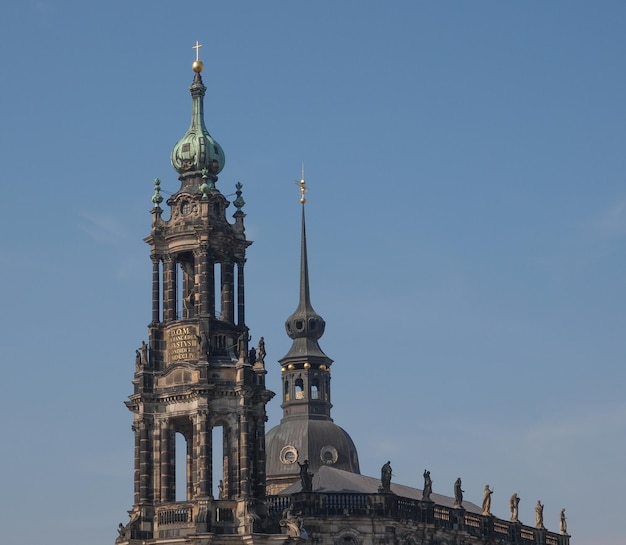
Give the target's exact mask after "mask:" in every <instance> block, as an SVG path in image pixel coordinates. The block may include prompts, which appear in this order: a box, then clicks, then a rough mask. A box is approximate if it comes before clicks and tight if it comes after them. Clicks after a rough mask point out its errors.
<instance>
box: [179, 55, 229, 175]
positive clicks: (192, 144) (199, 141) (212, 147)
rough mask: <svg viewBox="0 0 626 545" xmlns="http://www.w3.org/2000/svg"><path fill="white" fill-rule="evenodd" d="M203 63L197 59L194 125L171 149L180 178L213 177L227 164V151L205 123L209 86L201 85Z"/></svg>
mask: <svg viewBox="0 0 626 545" xmlns="http://www.w3.org/2000/svg"><path fill="white" fill-rule="evenodd" d="M202 68H203V65H202V62H200V61H198V60H196V62H194V63H193V70H194V72H195V73H196V75H195V77H194V79H193V83H192V84H191V87H190V88H189V90H190V91H191V125H190V126H189V129H188V130H187V132H186V133H185V136H183V137H182V138H181V139H180V140H179V141H178V143H177V144H176V145H175V146H174V149H173V150H172V166H173V167H174V168H175V169H176V171H177V172H178V173H179V174H180V175H181V176H185V175H186V174H191V173H193V172H198V171H203V170H206V172H207V173H208V174H209V175H213V176H214V177H215V179H217V174H219V172H221V170H222V169H223V168H224V163H225V161H226V159H225V157H224V151H223V150H222V148H221V146H220V145H219V144H218V143H217V142H216V141H215V139H214V138H213V137H212V136H211V135H210V134H209V131H208V130H207V128H206V126H205V124H204V93H205V92H206V87H205V86H204V84H203V83H202V76H201V75H200V72H201V71H202Z"/></svg>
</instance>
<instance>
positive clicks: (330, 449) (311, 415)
mask: <svg viewBox="0 0 626 545" xmlns="http://www.w3.org/2000/svg"><path fill="white" fill-rule="evenodd" d="M298 185H299V186H300V191H301V197H300V202H301V203H302V223H301V242H300V247H301V249H300V296H299V302H298V307H297V308H296V310H295V311H294V313H293V314H292V315H291V316H289V318H287V321H286V322H285V329H286V330H287V335H288V336H289V337H290V338H291V339H292V340H293V342H292V345H291V348H290V349H289V352H287V354H286V355H285V356H284V357H283V358H282V359H281V360H280V365H281V372H282V389H283V399H282V401H283V402H282V405H281V407H282V409H283V418H282V419H281V421H280V424H279V425H278V426H276V427H274V428H272V429H271V430H270V431H269V432H268V434H267V440H266V441H267V492H268V494H278V493H280V491H281V490H284V489H285V488H286V487H288V486H289V485H291V484H293V483H295V482H298V481H299V480H300V479H301V474H302V471H304V472H305V473H308V472H311V473H313V474H314V473H316V472H317V471H318V470H319V469H320V468H321V467H324V466H328V467H333V468H336V469H342V470H344V471H349V472H351V473H357V474H358V473H359V459H358V455H357V451H356V447H355V446H354V442H353V441H352V439H351V438H350V436H349V435H348V433H347V432H346V431H345V430H343V429H342V428H340V427H339V426H337V425H336V424H335V423H334V422H333V420H332V418H331V417H330V409H331V407H332V404H331V401H330V368H331V365H332V363H333V360H331V359H330V358H329V357H328V356H327V355H326V354H324V352H323V351H322V349H321V348H320V346H319V343H318V340H319V339H320V338H321V336H322V335H323V334H324V329H325V327H326V322H325V321H324V319H323V318H322V317H321V316H320V315H319V314H318V313H317V312H315V310H314V309H313V306H312V305H311V297H310V289H309V265H308V257H307V246H306V221H305V214H304V208H305V203H306V197H305V193H306V182H305V180H304V172H303V173H302V179H301V180H300V181H299V182H298ZM303 466H304V467H303Z"/></svg>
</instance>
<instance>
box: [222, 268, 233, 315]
mask: <svg viewBox="0 0 626 545" xmlns="http://www.w3.org/2000/svg"><path fill="white" fill-rule="evenodd" d="M233 276H234V264H233V263H232V262H231V263H222V313H221V314H222V318H221V319H222V320H223V321H224V322H229V323H231V324H232V323H234V320H233V314H234V312H235V302H234V301H233Z"/></svg>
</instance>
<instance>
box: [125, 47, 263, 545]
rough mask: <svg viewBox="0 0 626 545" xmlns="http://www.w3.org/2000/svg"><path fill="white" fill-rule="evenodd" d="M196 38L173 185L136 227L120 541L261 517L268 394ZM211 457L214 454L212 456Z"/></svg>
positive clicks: (238, 229) (214, 528) (179, 539)
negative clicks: (138, 288)
mask: <svg viewBox="0 0 626 545" xmlns="http://www.w3.org/2000/svg"><path fill="white" fill-rule="evenodd" d="M200 47H201V45H200V44H198V43H196V61H195V62H194V63H193V70H194V72H195V76H194V79H193V83H192V84H191V87H190V91H191V125H190V127H189V129H188V130H187V132H186V133H185V135H184V136H183V137H182V139H181V140H180V141H179V142H178V143H177V144H176V145H175V146H174V149H173V151H172V157H171V159H172V165H173V167H174V168H175V170H176V171H177V172H178V174H179V177H178V179H179V180H180V187H179V189H178V191H176V193H174V194H173V195H172V196H171V197H170V198H169V199H167V202H166V204H167V206H168V207H169V219H165V218H164V217H163V216H164V213H163V209H162V208H161V203H162V202H163V197H162V196H161V188H160V182H159V180H156V181H155V193H154V196H153V197H152V201H153V203H154V208H153V209H152V229H151V232H150V235H149V236H148V237H147V238H146V239H145V242H146V243H148V245H149V246H150V252H151V253H150V257H151V260H152V321H151V322H150V324H149V327H148V337H149V338H148V343H147V344H146V343H142V347H141V348H140V349H138V350H137V354H136V361H135V374H134V378H133V385H134V393H133V394H132V395H131V396H130V398H129V401H127V402H126V405H127V406H128V408H129V409H130V410H131V411H132V412H133V413H134V422H133V431H134V434H135V455H134V460H135V461H134V504H133V507H132V510H131V511H129V515H130V522H129V523H128V524H127V525H125V526H124V525H123V524H120V527H119V534H120V535H119V537H118V539H117V542H116V543H118V544H127V543H129V544H132V543H140V542H141V543H144V542H145V541H149V542H150V543H158V544H167V543H174V542H176V543H195V542H196V541H195V539H196V538H197V536H200V535H203V534H221V535H225V536H227V535H228V536H235V535H238V536H243V535H246V536H250V535H252V534H253V533H255V532H259V531H260V530H262V529H263V524H264V520H265V517H266V512H265V504H264V503H263V498H264V496H265V484H266V483H265V479H266V470H265V422H266V419H267V417H266V410H265V406H266V403H267V402H268V401H269V400H270V399H271V398H272V397H273V395H274V394H273V393H272V392H270V391H269V390H267V389H266V387H265V374H266V371H265V367H264V361H263V360H264V357H265V349H264V346H263V341H262V339H261V341H260V342H259V346H258V351H257V350H256V349H255V348H253V347H252V346H251V345H250V343H249V340H250V336H249V332H248V327H247V326H246V322H245V289H244V287H245V285H244V265H245V262H246V248H247V247H248V246H249V245H250V244H251V242H250V241H248V240H246V237H245V231H244V217H245V214H244V213H243V211H242V207H243V206H244V204H245V203H244V201H243V199H242V197H241V187H242V186H241V184H237V186H236V189H237V191H236V195H237V197H236V199H235V200H234V202H233V204H234V207H235V209H236V211H235V213H234V215H233V217H234V223H230V222H229V221H228V220H227V218H226V210H227V208H228V206H229V205H230V203H229V202H228V200H227V199H226V198H225V197H224V195H222V193H221V192H220V191H219V190H218V189H217V187H216V183H217V181H218V176H217V175H218V174H219V173H220V171H221V170H222V168H223V167H224V161H225V159H224V152H223V151H222V148H221V147H220V145H219V144H218V143H217V142H216V141H215V139H214V138H213V137H212V136H211V135H210V134H209V132H208V130H207V128H206V126H205V123H204V112H203V108H204V105H203V101H204V95H205V92H206V87H205V85H204V83H203V81H202V76H201V72H202V69H203V64H202V62H201V61H200V60H199V57H198V50H199V48H200ZM177 449H178V450H179V452H178V453H177V452H176V450H177ZM181 450H182V451H183V452H180V451H181ZM217 450H219V452H215V451H217ZM177 454H178V455H177ZM216 457H217V458H218V459H220V460H221V462H220V463H219V464H215V465H216V466H217V467H213V462H212V461H213V460H214V459H215V458H216ZM181 460H184V462H182V463H181ZM177 494H178V496H177ZM191 536H196V537H195V538H192V537H191ZM204 542H205V541H202V543H204ZM250 542H251V543H252V542H253V540H252V541H250Z"/></svg>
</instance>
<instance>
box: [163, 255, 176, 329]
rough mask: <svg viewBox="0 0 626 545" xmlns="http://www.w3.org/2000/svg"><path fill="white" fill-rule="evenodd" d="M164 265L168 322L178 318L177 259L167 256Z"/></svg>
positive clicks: (165, 302) (164, 290) (164, 291)
mask: <svg viewBox="0 0 626 545" xmlns="http://www.w3.org/2000/svg"><path fill="white" fill-rule="evenodd" d="M163 267H164V271H163V276H164V283H163V284H164V286H163V299H164V301H163V303H164V305H163V306H164V314H165V316H164V319H165V321H166V322H167V321H172V320H175V319H176V259H174V257H173V256H171V255H168V256H165V259H164V265H163Z"/></svg>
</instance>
